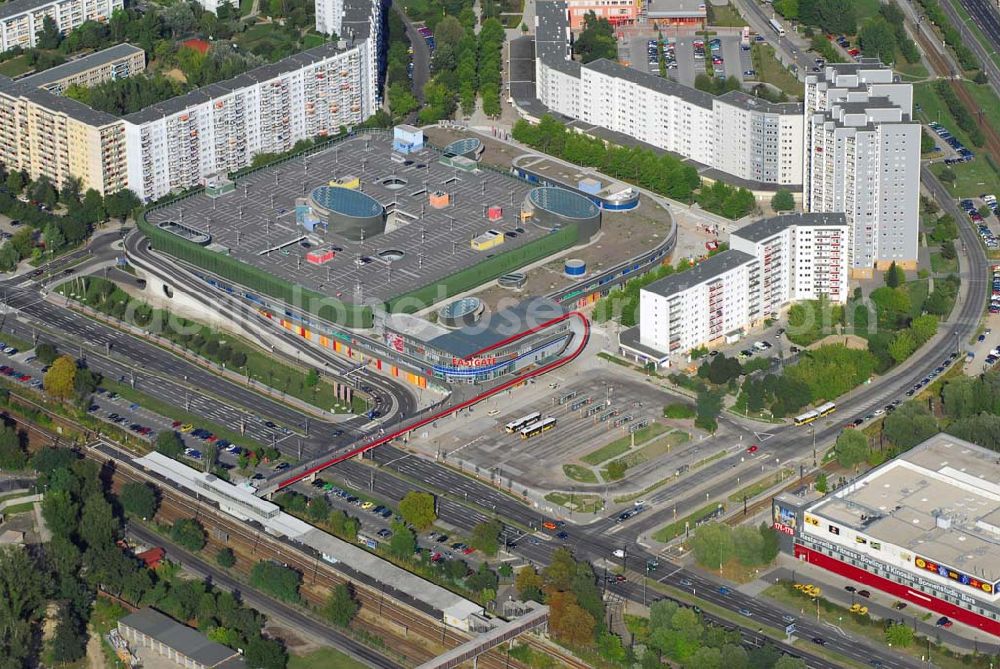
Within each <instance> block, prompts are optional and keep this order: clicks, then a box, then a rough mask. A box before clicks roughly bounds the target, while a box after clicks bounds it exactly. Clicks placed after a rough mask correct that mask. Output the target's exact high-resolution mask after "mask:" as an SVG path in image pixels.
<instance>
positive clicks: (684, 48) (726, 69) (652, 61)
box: [619, 35, 756, 88]
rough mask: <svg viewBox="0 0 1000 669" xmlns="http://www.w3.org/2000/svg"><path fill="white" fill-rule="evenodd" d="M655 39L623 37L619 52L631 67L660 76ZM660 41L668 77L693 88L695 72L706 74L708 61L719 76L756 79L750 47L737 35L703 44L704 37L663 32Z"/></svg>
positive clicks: (696, 73)
mask: <svg viewBox="0 0 1000 669" xmlns="http://www.w3.org/2000/svg"><path fill="white" fill-rule="evenodd" d="M658 39H659V38H658V37H656V36H652V37H633V38H630V39H628V40H625V41H624V42H621V43H620V44H619V55H620V57H621V59H622V60H624V61H625V62H628V63H629V65H630V66H631V67H633V68H635V69H637V70H641V71H643V72H648V73H650V74H654V75H659V73H660V65H659V49H658V45H657V41H658ZM661 41H662V44H663V55H664V64H665V65H666V68H667V76H668V77H669V78H671V79H673V80H674V81H676V82H678V83H681V84H684V85H685V86H689V87H692V88H693V87H694V80H695V77H696V76H697V75H699V74H708V70H707V69H706V68H707V66H708V63H711V64H712V70H713V72H714V73H715V76H717V77H719V78H726V77H729V76H735V77H736V78H737V79H739V80H740V81H741V82H742V81H752V80H754V78H755V74H756V73H754V72H753V70H752V68H753V64H752V62H751V58H750V50H749V49H743V48H742V47H741V46H740V38H739V37H738V36H735V35H722V36H717V37H713V38H711V39H710V40H708V42H707V43H706V41H705V39H704V38H703V37H697V36H693V35H664V36H663V38H662V40H661Z"/></svg>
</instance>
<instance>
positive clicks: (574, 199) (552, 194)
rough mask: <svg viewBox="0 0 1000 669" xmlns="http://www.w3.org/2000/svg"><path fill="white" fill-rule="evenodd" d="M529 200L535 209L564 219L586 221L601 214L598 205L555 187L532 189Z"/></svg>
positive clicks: (569, 191) (576, 194)
mask: <svg viewBox="0 0 1000 669" xmlns="http://www.w3.org/2000/svg"><path fill="white" fill-rule="evenodd" d="M528 200H529V201H530V202H531V204H532V205H534V206H535V207H537V208H539V209H543V210H545V211H547V212H550V213H553V214H557V215H559V216H561V217H563V218H576V219H580V220H584V219H588V218H592V217H594V216H597V215H599V214H600V210H599V209H598V208H597V205H595V204H594V203H593V202H591V201H590V200H588V199H587V198H585V197H584V196H582V195H580V194H578V193H574V192H573V191H571V190H567V189H565V188H556V187H555V186H541V187H539V188H532V189H531V191H530V192H529V193H528Z"/></svg>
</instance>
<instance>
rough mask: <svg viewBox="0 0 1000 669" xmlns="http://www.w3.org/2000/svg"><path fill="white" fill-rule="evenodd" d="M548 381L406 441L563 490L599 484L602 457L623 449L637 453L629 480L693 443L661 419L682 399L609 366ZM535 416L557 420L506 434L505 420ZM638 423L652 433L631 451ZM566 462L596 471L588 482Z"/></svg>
mask: <svg viewBox="0 0 1000 669" xmlns="http://www.w3.org/2000/svg"><path fill="white" fill-rule="evenodd" d="M546 379H550V380H551V383H550V384H547V385H546V386H544V387H541V388H539V389H537V390H527V389H515V390H514V391H513V393H512V394H510V395H504V396H502V397H501V398H498V399H491V400H488V401H487V402H485V403H484V404H482V405H480V406H477V407H476V408H475V409H474V411H473V413H471V414H468V413H466V414H464V415H463V416H462V417H459V418H455V419H447V421H439V422H441V428H442V429H441V430H440V431H438V430H434V429H431V430H429V431H426V432H423V433H421V434H420V435H418V438H417V439H415V440H413V441H412V442H411V444H412V445H413V446H416V447H417V448H420V449H421V450H423V451H425V452H430V453H434V454H436V455H437V456H439V457H440V458H441V459H442V460H443V461H445V462H449V463H451V464H452V466H456V467H460V468H463V469H467V470H468V469H475V471H476V472H477V473H479V474H481V475H484V476H496V477H500V478H503V479H511V480H512V481H514V482H515V483H514V486H515V487H516V486H517V485H525V486H530V487H534V488H537V489H545V490H553V489H554V490H567V489H569V488H570V487H571V486H573V485H575V484H576V483H578V482H584V483H585V482H590V483H598V481H599V480H600V479H599V478H598V472H599V471H600V470H601V468H602V467H606V466H607V461H609V460H612V459H615V458H617V457H621V456H623V455H625V454H626V453H627V454H629V456H630V457H634V458H635V460H634V462H633V463H631V465H630V467H629V470H628V477H629V479H630V480H632V479H633V478H641V477H643V476H646V475H649V476H654V475H656V470H657V469H659V468H660V467H662V466H663V464H664V463H665V462H666V461H667V460H668V459H669V460H670V461H671V465H670V466H671V467H675V465H674V461H683V456H684V454H685V452H686V451H687V450H688V449H689V448H690V447H691V443H692V442H693V441H695V439H694V438H692V436H691V434H692V433H691V428H690V427H689V426H684V427H681V426H679V425H678V422H675V421H668V420H665V419H664V418H663V407H664V406H665V405H666V404H669V403H671V402H677V401H681V400H679V398H677V397H673V396H671V395H669V394H668V393H666V392H663V391H662V390H660V389H659V388H655V387H653V386H651V385H649V384H646V383H643V382H642V381H641V380H638V379H632V378H627V377H625V376H624V375H617V374H613V373H612V372H609V371H606V370H597V371H595V372H593V373H592V374H588V375H586V376H585V377H584V376H583V375H581V376H580V377H576V378H574V379H572V380H567V379H565V378H560V377H559V376H558V375H556V374H553V375H548V376H546ZM529 388H530V386H529ZM535 413H537V414H539V416H538V418H539V419H540V420H544V419H547V418H553V419H555V425H554V426H552V427H551V428H550V429H547V430H544V431H541V432H540V433H537V434H528V435H523V436H522V435H521V434H520V430H519V428H515V429H512V431H510V432H508V431H507V425H508V424H510V423H513V422H515V421H517V420H518V419H521V418H523V417H525V416H527V415H530V414H535ZM654 424H655V427H650V426H654ZM642 426H646V427H649V428H650V429H649V430H647V431H648V432H650V433H651V434H652V435H655V436H654V437H653V438H650V439H649V441H647V442H645V443H641V442H640V443H637V444H636V447H635V448H634V449H629V448H628V439H629V434H630V431H629V430H630V429H641V427H642ZM618 440H624V442H619V443H624V450H621V449H619V450H617V451H614V452H608V453H607V457H603V456H602V457H598V456H596V455H594V453H595V452H597V451H600V449H602V447H604V446H607V445H609V444H611V443H612V442H616V441H618ZM667 443H669V444H670V446H669V447H667V445H666V444H667ZM647 446H648V447H655V448H649V449H646V447H647ZM644 449H646V450H644ZM640 451H642V453H639V452H640ZM602 452H603V451H602ZM588 455H590V458H588V459H587V460H583V458H586V457H587V456H588ZM564 465H570V466H571V467H576V468H577V471H580V472H582V471H584V470H587V471H588V472H593V473H591V474H590V475H589V476H585V477H584V479H586V480H584V479H579V478H577V479H573V478H569V477H568V476H567V474H566V472H565V470H564V467H563V466H564Z"/></svg>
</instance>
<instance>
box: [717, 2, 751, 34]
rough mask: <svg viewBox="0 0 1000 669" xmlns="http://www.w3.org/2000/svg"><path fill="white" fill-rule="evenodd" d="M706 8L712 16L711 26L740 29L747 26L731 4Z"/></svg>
mask: <svg viewBox="0 0 1000 669" xmlns="http://www.w3.org/2000/svg"><path fill="white" fill-rule="evenodd" d="M708 7H709V10H710V12H711V16H712V20H711V22H710V24H711V25H713V26H730V27H736V28H740V27H742V26H745V25H746V24H747V22H746V21H745V20H744V19H743V17H742V16H740V12H739V10H737V9H736V8H735V7H733V5H732V4H727V5H722V6H715V5H708Z"/></svg>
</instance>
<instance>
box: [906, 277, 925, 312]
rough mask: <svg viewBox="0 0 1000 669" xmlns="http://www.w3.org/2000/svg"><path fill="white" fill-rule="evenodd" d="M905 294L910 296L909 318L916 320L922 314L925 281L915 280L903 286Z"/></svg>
mask: <svg viewBox="0 0 1000 669" xmlns="http://www.w3.org/2000/svg"><path fill="white" fill-rule="evenodd" d="M905 286H906V292H908V293H909V294H910V317H911V318H916V317H917V316H919V315H920V314H922V313H923V309H922V307H923V306H924V302H925V301H926V300H927V292H928V286H927V279H917V280H916V281H909V282H907V283H906V284H905Z"/></svg>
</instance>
